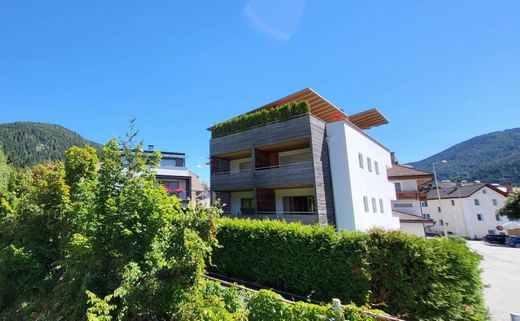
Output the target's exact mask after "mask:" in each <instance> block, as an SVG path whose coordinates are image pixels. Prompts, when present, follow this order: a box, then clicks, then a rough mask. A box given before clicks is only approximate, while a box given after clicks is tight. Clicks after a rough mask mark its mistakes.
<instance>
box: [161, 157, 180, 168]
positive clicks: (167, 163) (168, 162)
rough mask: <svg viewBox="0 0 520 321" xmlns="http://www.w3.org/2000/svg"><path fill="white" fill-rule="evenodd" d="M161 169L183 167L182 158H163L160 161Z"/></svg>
mask: <svg viewBox="0 0 520 321" xmlns="http://www.w3.org/2000/svg"><path fill="white" fill-rule="evenodd" d="M161 167H166V168H172V167H184V158H163V159H161Z"/></svg>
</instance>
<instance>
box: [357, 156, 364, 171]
mask: <svg viewBox="0 0 520 321" xmlns="http://www.w3.org/2000/svg"><path fill="white" fill-rule="evenodd" d="M358 158H359V168H365V165H364V163H363V154H361V153H359V154H358Z"/></svg>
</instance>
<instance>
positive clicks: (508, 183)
mask: <svg viewBox="0 0 520 321" xmlns="http://www.w3.org/2000/svg"><path fill="white" fill-rule="evenodd" d="M502 185H503V186H504V187H505V188H506V193H507V195H509V194H511V192H513V184H511V181H510V180H508V179H506V180H504V182H503V183H502Z"/></svg>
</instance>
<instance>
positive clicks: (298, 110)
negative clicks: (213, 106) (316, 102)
mask: <svg viewBox="0 0 520 321" xmlns="http://www.w3.org/2000/svg"><path fill="white" fill-rule="evenodd" d="M309 112H310V106H309V103H308V102H307V101H299V102H294V103H288V104H284V105H281V106H277V107H274V108H270V109H262V110H259V111H256V112H252V113H249V114H243V115H240V116H238V117H235V118H231V119H229V120H226V121H224V122H222V123H218V124H215V125H214V126H213V127H211V134H212V138H217V137H221V136H226V135H229V134H233V133H237V132H241V131H244V130H247V129H250V128H253V127H257V126H262V125H266V124H269V123H273V122H278V121H284V120H288V119H289V118H292V117H295V116H298V115H303V114H307V113H309Z"/></svg>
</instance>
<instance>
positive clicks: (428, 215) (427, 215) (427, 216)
mask: <svg viewBox="0 0 520 321" xmlns="http://www.w3.org/2000/svg"><path fill="white" fill-rule="evenodd" d="M423 217H426V218H429V219H431V216H430V214H423Z"/></svg>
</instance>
